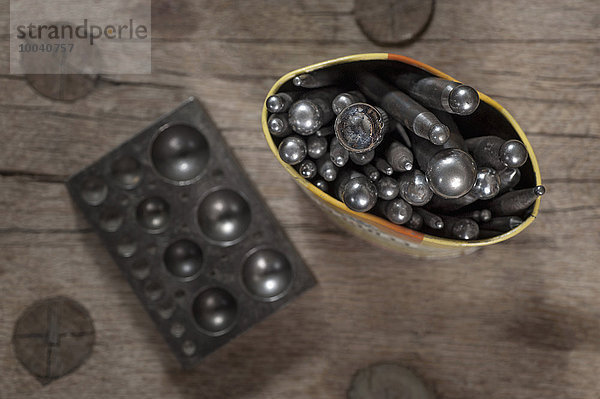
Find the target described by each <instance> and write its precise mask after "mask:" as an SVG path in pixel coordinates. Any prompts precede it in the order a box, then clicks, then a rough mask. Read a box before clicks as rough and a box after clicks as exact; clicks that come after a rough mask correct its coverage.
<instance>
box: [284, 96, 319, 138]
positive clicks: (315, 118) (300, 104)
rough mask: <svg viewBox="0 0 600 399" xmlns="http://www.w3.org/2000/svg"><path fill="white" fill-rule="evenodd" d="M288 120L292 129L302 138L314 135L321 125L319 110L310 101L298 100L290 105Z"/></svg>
mask: <svg viewBox="0 0 600 399" xmlns="http://www.w3.org/2000/svg"><path fill="white" fill-rule="evenodd" d="M288 119H289V123H290V126H292V129H293V130H294V131H295V132H296V133H298V134H301V135H303V136H308V135H310V134H313V133H315V132H316V131H317V130H319V129H320V128H321V126H322V124H323V121H322V115H321V110H320V109H319V107H318V106H317V105H316V104H315V103H313V102H312V101H310V100H299V101H296V102H295V103H294V104H292V106H291V107H290V110H289V112H288Z"/></svg>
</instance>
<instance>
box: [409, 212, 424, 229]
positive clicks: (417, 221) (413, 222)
mask: <svg viewBox="0 0 600 399" xmlns="http://www.w3.org/2000/svg"><path fill="white" fill-rule="evenodd" d="M406 227H408V228H410V229H413V230H420V229H421V227H423V216H421V215H419V214H418V213H417V212H413V214H412V216H411V217H410V220H409V221H408V223H406Z"/></svg>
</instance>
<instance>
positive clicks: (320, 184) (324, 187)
mask: <svg viewBox="0 0 600 399" xmlns="http://www.w3.org/2000/svg"><path fill="white" fill-rule="evenodd" d="M313 184H314V185H315V186H316V187H317V188H318V189H319V190H321V191H324V192H327V191H328V190H329V183H327V182H326V181H325V180H323V179H315V181H313Z"/></svg>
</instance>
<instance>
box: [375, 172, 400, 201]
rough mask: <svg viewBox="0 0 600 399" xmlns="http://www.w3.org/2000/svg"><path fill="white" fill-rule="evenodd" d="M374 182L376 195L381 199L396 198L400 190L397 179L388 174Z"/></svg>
mask: <svg viewBox="0 0 600 399" xmlns="http://www.w3.org/2000/svg"><path fill="white" fill-rule="evenodd" d="M375 184H376V185H377V195H378V196H379V198H381V199H383V200H392V199H394V198H396V197H397V196H398V192H399V191H400V185H399V184H398V181H397V180H396V179H394V178H392V177H389V176H383V177H382V178H381V179H379V180H378V181H377V183H375Z"/></svg>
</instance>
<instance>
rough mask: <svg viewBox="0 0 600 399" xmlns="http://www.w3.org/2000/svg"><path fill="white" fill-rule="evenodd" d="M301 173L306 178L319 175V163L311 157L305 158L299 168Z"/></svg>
mask: <svg viewBox="0 0 600 399" xmlns="http://www.w3.org/2000/svg"><path fill="white" fill-rule="evenodd" d="M298 171H299V172H300V175H301V176H302V177H304V178H305V179H312V178H313V177H315V176H316V175H317V164H316V163H314V162H313V161H311V160H310V159H305V160H304V161H302V163H301V164H300V167H299V168H298Z"/></svg>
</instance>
